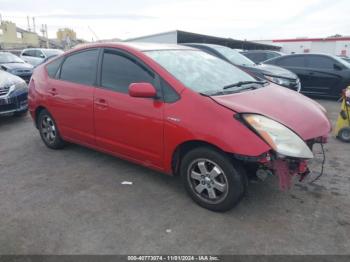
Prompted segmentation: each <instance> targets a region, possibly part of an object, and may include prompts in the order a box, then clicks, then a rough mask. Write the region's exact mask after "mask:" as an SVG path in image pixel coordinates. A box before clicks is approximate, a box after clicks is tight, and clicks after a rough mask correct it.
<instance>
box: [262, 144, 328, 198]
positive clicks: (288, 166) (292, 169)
mask: <svg viewBox="0 0 350 262" xmlns="http://www.w3.org/2000/svg"><path fill="white" fill-rule="evenodd" d="M327 139H328V137H320V138H317V139H312V140H309V141H307V145H308V146H309V148H310V150H311V151H312V150H313V147H314V145H315V144H320V145H321V147H322V154H323V161H322V165H323V164H324V160H325V153H324V150H323V144H325V143H327ZM308 161H309V160H306V159H298V158H291V157H285V156H282V155H279V154H276V153H275V152H273V151H271V152H268V153H266V154H265V155H263V156H261V157H260V158H259V159H258V160H257V164H258V167H257V169H256V176H257V177H258V178H260V179H262V180H264V178H266V177H267V176H268V175H269V174H272V175H276V176H277V177H278V179H279V187H280V189H281V190H283V191H285V190H288V189H290V188H291V187H292V182H293V178H294V177H296V176H298V177H299V181H300V182H301V181H303V180H304V179H305V177H307V176H308V175H309V174H310V173H311V172H310V170H309V167H308ZM321 170H322V171H321V173H320V174H319V176H318V177H317V178H319V177H320V176H321V175H322V173H323V167H322V169H321Z"/></svg>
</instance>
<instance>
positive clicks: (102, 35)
mask: <svg viewBox="0 0 350 262" xmlns="http://www.w3.org/2000/svg"><path fill="white" fill-rule="evenodd" d="M349 11H350V0H293V1H286V0H128V1H120V0H98V1H90V0H85V1H84V0H74V1H72V0H60V1H57V0H31V1H18V0H0V15H1V16H2V20H10V21H13V22H15V23H16V24H17V26H19V27H22V28H23V29H27V16H30V17H35V19H36V27H37V31H38V33H39V28H40V27H41V24H47V27H48V34H49V37H50V38H55V36H56V31H57V29H59V28H63V27H68V28H71V29H73V30H74V31H76V32H77V36H78V38H82V39H85V40H87V41H91V40H96V39H97V40H101V39H111V38H120V39H127V38H133V37H138V36H143V35H148V34H155V33H160V32H166V31H171V30H176V29H178V30H183V31H190V32H195V33H201V34H209V35H214V36H220V37H230V38H234V39H242V40H243V39H246V40H265V39H283V38H295V37H327V36H330V35H335V34H341V35H348V36H350V12H349Z"/></svg>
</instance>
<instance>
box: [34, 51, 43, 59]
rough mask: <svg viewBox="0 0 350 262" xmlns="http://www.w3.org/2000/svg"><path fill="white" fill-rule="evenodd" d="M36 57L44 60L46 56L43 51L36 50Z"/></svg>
mask: <svg viewBox="0 0 350 262" xmlns="http://www.w3.org/2000/svg"><path fill="white" fill-rule="evenodd" d="M34 56H35V57H37V58H44V57H45V56H44V54H43V52H41V50H35V51H34Z"/></svg>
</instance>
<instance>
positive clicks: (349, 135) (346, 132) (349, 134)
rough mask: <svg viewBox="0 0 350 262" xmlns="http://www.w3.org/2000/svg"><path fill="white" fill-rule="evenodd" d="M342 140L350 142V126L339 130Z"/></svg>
mask: <svg viewBox="0 0 350 262" xmlns="http://www.w3.org/2000/svg"><path fill="white" fill-rule="evenodd" d="M337 137H338V138H339V139H340V140H341V141H343V142H347V143H349V142H350V127H343V128H342V129H340V130H339V132H338V136H337Z"/></svg>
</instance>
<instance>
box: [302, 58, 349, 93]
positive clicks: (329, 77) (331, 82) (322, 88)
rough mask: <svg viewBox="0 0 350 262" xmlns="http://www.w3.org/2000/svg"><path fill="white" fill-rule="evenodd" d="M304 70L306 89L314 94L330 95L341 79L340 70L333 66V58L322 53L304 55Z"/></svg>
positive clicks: (334, 62)
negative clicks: (306, 75)
mask: <svg viewBox="0 0 350 262" xmlns="http://www.w3.org/2000/svg"><path fill="white" fill-rule="evenodd" d="M305 60H306V71H307V74H308V78H307V83H306V85H307V86H308V89H307V90H305V91H307V92H310V93H312V94H316V95H331V94H332V93H333V90H335V89H337V86H338V85H339V84H340V82H341V81H342V77H341V75H340V70H339V69H336V68H335V66H334V65H335V64H336V63H337V62H336V61H335V60H334V59H332V58H331V57H328V56H323V55H306V56H305Z"/></svg>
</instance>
